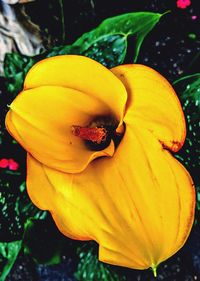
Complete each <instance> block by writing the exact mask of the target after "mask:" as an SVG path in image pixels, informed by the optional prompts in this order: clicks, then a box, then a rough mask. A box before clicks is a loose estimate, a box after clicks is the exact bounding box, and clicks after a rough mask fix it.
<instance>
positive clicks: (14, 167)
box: [8, 159, 19, 171]
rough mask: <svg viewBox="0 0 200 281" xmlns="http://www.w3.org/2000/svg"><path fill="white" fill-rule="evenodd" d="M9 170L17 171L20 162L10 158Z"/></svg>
mask: <svg viewBox="0 0 200 281" xmlns="http://www.w3.org/2000/svg"><path fill="white" fill-rule="evenodd" d="M8 167H9V170H12V171H16V170H18V168H19V164H18V163H17V162H15V161H14V160H13V159H9V160H8Z"/></svg>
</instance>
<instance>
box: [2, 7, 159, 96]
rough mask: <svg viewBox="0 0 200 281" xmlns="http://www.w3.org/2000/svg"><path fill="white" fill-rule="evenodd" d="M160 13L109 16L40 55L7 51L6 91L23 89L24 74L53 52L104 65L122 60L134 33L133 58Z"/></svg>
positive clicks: (13, 91) (121, 61)
mask: <svg viewBox="0 0 200 281" xmlns="http://www.w3.org/2000/svg"><path fill="white" fill-rule="evenodd" d="M161 16H162V15H161V14H158V13H150V12H135V13H128V14H123V15H120V16H116V17H112V18H109V19H106V20H105V21H103V22H102V23H101V24H100V25H99V26H98V27H97V28H96V29H94V30H92V31H90V32H88V33H85V34H83V35H82V36H81V37H80V38H79V39H78V40H76V41H75V42H74V43H73V44H72V45H68V46H59V47H54V48H53V49H52V50H50V51H47V52H45V53H43V54H41V55H37V56H34V57H28V56H24V55H20V54H16V53H11V54H7V55H6V57H5V60H4V72H5V77H6V79H7V89H8V92H9V93H11V94H12V95H13V97H14V96H16V95H17V94H18V93H19V92H20V91H21V89H22V88H23V81H24V78H25V75H26V73H27V72H28V70H29V69H30V68H31V66H32V65H33V64H35V63H36V62H37V61H39V60H41V59H43V58H46V57H52V56H57V55H64V54H77V55H84V56H88V57H90V58H93V59H95V60H96V61H98V62H100V63H102V64H104V65H105V66H107V67H109V68H110V67H113V66H116V65H119V64H121V63H123V61H124V59H125V56H126V51H127V40H128V37H129V36H135V50H134V53H133V60H134V61H136V60H137V57H138V55H139V50H140V47H141V44H142V42H143V40H144V38H145V37H146V36H147V34H148V33H149V32H150V31H151V30H152V29H153V27H154V26H155V25H156V23H157V22H158V21H159V19H160V18H161Z"/></svg>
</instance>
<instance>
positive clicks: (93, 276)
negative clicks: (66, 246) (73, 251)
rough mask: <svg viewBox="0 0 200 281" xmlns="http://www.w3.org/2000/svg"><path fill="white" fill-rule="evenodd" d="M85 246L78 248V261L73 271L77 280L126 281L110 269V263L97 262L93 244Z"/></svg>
mask: <svg viewBox="0 0 200 281" xmlns="http://www.w3.org/2000/svg"><path fill="white" fill-rule="evenodd" d="M85 248H86V247H84V246H83V247H80V248H78V255H79V258H80V262H79V264H78V267H77V271H76V273H75V277H76V279H77V281H94V280H95V281H102V280H109V281H126V278H125V277H124V276H120V275H119V274H117V273H116V272H115V271H114V270H112V267H111V266H110V265H108V264H105V263H102V262H99V260H98V257H97V253H95V246H93V247H90V248H89V249H85Z"/></svg>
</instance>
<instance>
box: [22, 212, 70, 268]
mask: <svg viewBox="0 0 200 281" xmlns="http://www.w3.org/2000/svg"><path fill="white" fill-rule="evenodd" d="M67 241H68V240H67V238H66V237H65V236H64V235H62V234H61V233H60V232H59V230H58V229H57V227H56V225H55V223H54V221H53V220H52V218H51V216H50V215H48V216H46V217H45V219H43V220H40V219H34V218H30V219H29V220H27V222H26V224H25V232H24V238H23V248H24V253H25V254H28V255H30V256H31V257H32V258H33V259H34V261H35V262H37V263H41V264H47V265H53V264H58V263H60V262H61V258H62V254H63V249H64V245H65V243H67Z"/></svg>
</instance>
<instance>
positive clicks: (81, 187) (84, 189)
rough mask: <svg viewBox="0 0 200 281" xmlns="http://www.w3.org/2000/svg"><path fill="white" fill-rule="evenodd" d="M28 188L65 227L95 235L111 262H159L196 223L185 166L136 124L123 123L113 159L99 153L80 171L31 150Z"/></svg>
mask: <svg viewBox="0 0 200 281" xmlns="http://www.w3.org/2000/svg"><path fill="white" fill-rule="evenodd" d="M35 175H38V177H37V180H36V179H35ZM27 187H28V193H29V195H30V197H31V199H32V200H33V202H34V203H35V204H36V205H37V206H38V207H40V208H42V209H48V210H50V212H51V213H52V216H53V218H54V220H55V222H56V224H57V226H58V228H59V229H60V231H61V232H62V233H63V234H65V235H66V236H69V237H71V238H74V239H81V240H89V239H93V240H95V241H97V242H98V243H99V247H100V248H99V259H100V260H101V261H104V262H107V263H110V264H115V265H121V266H125V267H130V268H136V269H145V268H149V267H153V268H154V269H155V267H156V266H157V265H158V264H159V263H160V262H162V261H163V260H165V259H167V258H168V257H170V256H171V255H173V254H174V253H175V252H176V251H178V249H179V248H180V247H182V246H183V244H184V242H185V240H186V238H187V237H188V235H189V232H190V229H191V226H192V223H193V218H194V204H195V195H194V189H193V183H192V180H191V178H190V176H189V174H188V172H187V171H186V170H185V169H184V167H183V166H182V165H181V164H180V163H179V162H178V161H177V160H176V159H174V158H173V157H172V156H171V154H170V153H169V152H168V151H166V150H164V149H163V147H162V145H161V144H160V143H159V142H158V141H157V139H156V138H155V136H154V135H153V134H152V133H151V132H149V131H148V130H146V129H144V128H142V129H140V128H137V127H136V126H135V125H132V126H130V125H129V124H128V125H127V126H126V132H125V135H124V137H123V139H122V141H121V143H120V145H119V146H118V148H117V150H116V153H115V154H114V155H113V157H112V158H99V159H96V160H95V161H93V162H91V163H90V165H89V166H88V167H87V169H86V170H84V172H82V173H80V174H74V175H70V174H64V173H61V172H57V171H55V170H52V169H50V168H48V167H45V166H44V165H41V164H40V163H39V162H37V161H36V160H34V159H33V158H32V157H30V156H29V160H28V177H27ZM41 188H42V189H43V190H42V192H40V190H41ZM47 194H48V195H47Z"/></svg>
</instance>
